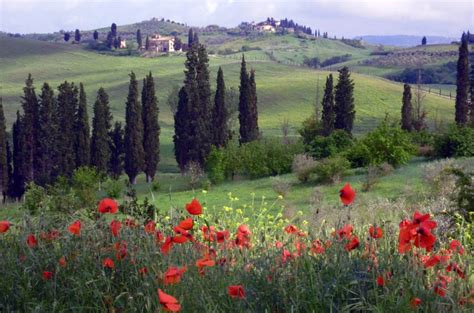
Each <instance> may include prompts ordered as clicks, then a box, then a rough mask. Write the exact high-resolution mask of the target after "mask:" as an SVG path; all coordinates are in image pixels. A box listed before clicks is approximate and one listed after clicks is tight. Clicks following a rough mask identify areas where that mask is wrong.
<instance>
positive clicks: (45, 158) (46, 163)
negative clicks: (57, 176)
mask: <svg viewBox="0 0 474 313" xmlns="http://www.w3.org/2000/svg"><path fill="white" fill-rule="evenodd" d="M58 127H59V125H58V116H57V106H56V99H55V98H54V91H53V89H52V88H51V87H50V86H49V84H48V83H44V84H43V87H42V88H41V94H40V96H39V128H38V144H39V149H40V150H41V155H40V158H39V160H38V163H37V166H38V177H37V179H36V182H37V184H38V185H41V186H43V185H45V184H48V183H51V182H52V179H53V174H54V169H55V168H56V161H55V160H56V159H57V157H58V156H59V151H58V148H59V147H58V144H57V143H58V138H59V137H58Z"/></svg>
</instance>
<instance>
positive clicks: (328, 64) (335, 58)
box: [321, 54, 352, 67]
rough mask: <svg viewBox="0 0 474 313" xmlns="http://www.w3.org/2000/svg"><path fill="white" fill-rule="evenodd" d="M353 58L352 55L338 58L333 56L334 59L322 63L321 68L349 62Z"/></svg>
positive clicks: (338, 56)
mask: <svg viewBox="0 0 474 313" xmlns="http://www.w3.org/2000/svg"><path fill="white" fill-rule="evenodd" d="M351 57H352V55H350V54H344V55H336V56H333V57H331V58H329V59H327V60H324V61H323V62H321V67H325V66H330V65H334V64H337V63H342V62H346V61H349V60H350V59H351Z"/></svg>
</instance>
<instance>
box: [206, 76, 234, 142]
mask: <svg viewBox="0 0 474 313" xmlns="http://www.w3.org/2000/svg"><path fill="white" fill-rule="evenodd" d="M225 91H226V89H225V82H224V73H223V72H222V68H221V67H219V70H218V71H217V88H216V95H215V97H214V110H212V115H213V116H212V125H211V128H210V130H211V132H212V138H213V141H212V145H214V146H216V147H224V146H225V145H226V144H227V141H228V140H229V135H230V134H229V128H228V125H227V122H228V119H229V117H228V112H227V106H226V101H225V99H226V92H225Z"/></svg>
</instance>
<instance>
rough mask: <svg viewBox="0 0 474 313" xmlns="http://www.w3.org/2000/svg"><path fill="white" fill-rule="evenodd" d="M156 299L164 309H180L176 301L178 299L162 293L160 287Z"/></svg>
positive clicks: (173, 310) (171, 310)
mask: <svg viewBox="0 0 474 313" xmlns="http://www.w3.org/2000/svg"><path fill="white" fill-rule="evenodd" d="M158 299H159V301H160V304H161V305H162V306H163V309H164V310H165V311H169V312H179V311H180V310H181V305H180V304H179V303H178V300H176V298H174V297H172V296H170V295H169V294H166V293H164V292H163V291H161V289H158Z"/></svg>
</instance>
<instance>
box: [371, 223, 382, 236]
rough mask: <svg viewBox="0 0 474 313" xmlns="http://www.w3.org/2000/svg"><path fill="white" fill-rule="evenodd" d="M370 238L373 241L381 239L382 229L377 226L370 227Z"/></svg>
mask: <svg viewBox="0 0 474 313" xmlns="http://www.w3.org/2000/svg"><path fill="white" fill-rule="evenodd" d="M369 234H370V237H372V238H374V239H378V238H382V228H380V227H377V226H370V228H369Z"/></svg>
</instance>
